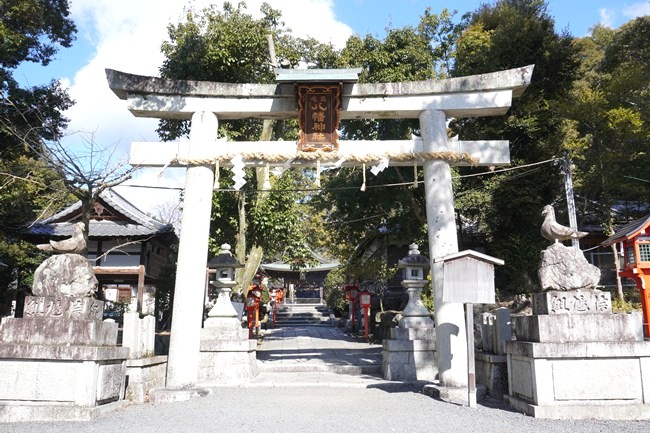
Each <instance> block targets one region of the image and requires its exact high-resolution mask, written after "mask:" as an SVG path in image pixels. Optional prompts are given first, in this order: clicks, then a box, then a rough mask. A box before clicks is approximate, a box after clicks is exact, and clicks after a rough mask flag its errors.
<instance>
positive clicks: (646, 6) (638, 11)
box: [622, 1, 650, 19]
mask: <svg viewBox="0 0 650 433" xmlns="http://www.w3.org/2000/svg"><path fill="white" fill-rule="evenodd" d="M622 13H623V16H624V17H626V18H628V19H634V18H637V17H642V16H645V15H650V2H648V1H644V2H640V3H634V4H632V5H630V6H625V7H624V8H623V12H622Z"/></svg>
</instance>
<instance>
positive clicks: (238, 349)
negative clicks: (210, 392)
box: [199, 317, 258, 384]
mask: <svg viewBox="0 0 650 433" xmlns="http://www.w3.org/2000/svg"><path fill="white" fill-rule="evenodd" d="M256 349H257V340H249V339H248V330H247V329H243V328H242V327H241V324H240V321H239V320H237V319H235V318H231V319H228V318H222V317H220V318H210V319H208V320H206V322H205V328H203V329H202V330H201V348H200V354H199V381H200V382H201V383H203V384H209V383H210V382H239V381H242V380H249V379H252V378H254V377H255V376H257V374H258V368H257V357H256Z"/></svg>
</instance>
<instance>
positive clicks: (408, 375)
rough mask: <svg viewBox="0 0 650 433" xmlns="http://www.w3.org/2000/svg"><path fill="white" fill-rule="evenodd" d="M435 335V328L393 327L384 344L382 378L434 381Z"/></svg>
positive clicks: (436, 368) (435, 370)
mask: <svg viewBox="0 0 650 433" xmlns="http://www.w3.org/2000/svg"><path fill="white" fill-rule="evenodd" d="M435 353H436V333H435V329H434V328H433V327H430V328H420V329H409V328H393V329H391V330H390V338H388V339H385V340H384V341H383V359H382V365H381V371H382V377H383V378H384V379H386V380H396V381H400V382H407V383H411V382H418V381H428V382H432V381H433V380H435V379H436V376H437V374H438V367H437V366H436V359H435Z"/></svg>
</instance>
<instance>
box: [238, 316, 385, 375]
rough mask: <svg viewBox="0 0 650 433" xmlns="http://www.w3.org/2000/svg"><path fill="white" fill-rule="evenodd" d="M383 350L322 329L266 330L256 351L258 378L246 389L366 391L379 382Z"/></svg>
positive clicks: (353, 338) (360, 340) (361, 340)
mask: <svg viewBox="0 0 650 433" xmlns="http://www.w3.org/2000/svg"><path fill="white" fill-rule="evenodd" d="M381 352H382V346H381V345H380V344H370V343H367V342H366V341H365V340H364V339H363V337H357V336H352V335H350V334H346V333H345V332H344V331H343V330H342V329H339V328H331V327H325V326H293V327H284V328H276V329H268V330H266V331H265V332H264V334H263V336H262V338H261V339H260V343H259V344H258V347H257V364H258V368H259V370H260V374H259V375H258V376H257V377H256V378H255V379H254V380H252V381H250V382H246V383H242V384H241V386H247V387H279V386H293V387H297V386H326V387H339V386H341V387H353V386H358V387H368V386H375V385H378V384H382V383H388V382H386V381H384V380H382V379H381V361H382V353H381Z"/></svg>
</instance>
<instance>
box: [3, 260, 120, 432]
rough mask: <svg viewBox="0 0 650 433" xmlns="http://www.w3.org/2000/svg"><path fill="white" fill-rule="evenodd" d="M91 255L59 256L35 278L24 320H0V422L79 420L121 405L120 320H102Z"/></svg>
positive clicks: (46, 265)
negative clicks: (90, 260)
mask: <svg viewBox="0 0 650 433" xmlns="http://www.w3.org/2000/svg"><path fill="white" fill-rule="evenodd" d="M96 287H97V279H96V278H95V275H94V273H93V269H92V266H90V265H89V264H88V260H87V259H86V258H85V257H84V256H81V255H78V254H60V255H56V256H52V257H50V258H48V259H47V260H45V262H43V264H42V265H41V266H40V267H39V268H38V270H37V272H36V273H35V275H34V285H33V287H32V292H33V294H34V296H28V297H27V298H26V300H25V307H24V311H23V317H22V318H14V317H7V318H3V319H2V322H1V323H0V372H2V373H1V374H0V423H2V422H17V421H81V420H88V419H92V418H95V417H96V416H98V415H100V414H103V413H106V412H107V411H110V410H116V409H120V408H122V407H123V406H125V404H126V403H125V401H124V390H125V378H126V359H127V357H128V354H129V349H128V348H126V347H118V346H117V332H118V325H117V323H115V322H113V321H110V322H109V321H105V322H104V321H102V313H103V309H104V303H103V302H102V301H99V300H97V299H95V298H94V296H93V295H94V294H95V290H96Z"/></svg>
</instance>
